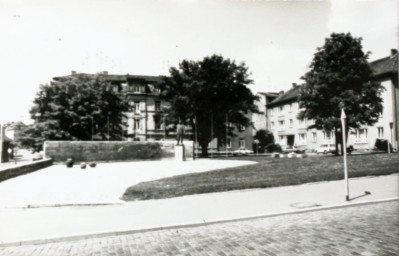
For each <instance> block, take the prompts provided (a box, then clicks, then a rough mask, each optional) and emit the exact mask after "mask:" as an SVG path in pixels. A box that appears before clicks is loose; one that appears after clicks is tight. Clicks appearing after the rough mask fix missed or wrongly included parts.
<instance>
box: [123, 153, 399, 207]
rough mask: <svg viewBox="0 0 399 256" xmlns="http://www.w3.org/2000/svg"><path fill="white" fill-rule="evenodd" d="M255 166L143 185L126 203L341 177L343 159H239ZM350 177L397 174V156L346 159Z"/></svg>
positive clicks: (132, 191)
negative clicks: (251, 162) (255, 162)
mask: <svg viewBox="0 0 399 256" xmlns="http://www.w3.org/2000/svg"><path fill="white" fill-rule="evenodd" d="M228 159H229V160H231V159H239V160H252V161H257V162H258V164H256V165H250V166H241V167H235V168H227V169H221V170H215V171H209V172H203V173H192V174H185V175H179V176H174V177H170V178H164V179H159V180H154V181H149V182H142V183H139V184H137V185H134V186H132V187H129V188H128V189H127V190H126V191H125V193H124V194H123V196H122V199H123V200H125V201H134V200H147V199H160V198H170V197H178V196H183V195H192V194H202V193H212V192H223V191H230V190H238V189H251V188H268V187H278V186H288V185H298V184H304V183H309V182H318V181H331V180H340V179H343V178H344V172H343V161H342V157H336V156H320V157H308V158H293V159H291V158H288V159H287V158H284V159H279V158H271V157H266V156H259V157H239V158H228ZM348 169H349V177H350V178H353V177H363V176H378V175H387V174H393V173H399V154H371V155H351V156H348Z"/></svg>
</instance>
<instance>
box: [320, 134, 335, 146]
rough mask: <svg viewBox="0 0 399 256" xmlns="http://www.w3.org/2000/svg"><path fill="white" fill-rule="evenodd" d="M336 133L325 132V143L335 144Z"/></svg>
mask: <svg viewBox="0 0 399 256" xmlns="http://www.w3.org/2000/svg"><path fill="white" fill-rule="evenodd" d="M333 143H334V134H333V132H323V144H333Z"/></svg>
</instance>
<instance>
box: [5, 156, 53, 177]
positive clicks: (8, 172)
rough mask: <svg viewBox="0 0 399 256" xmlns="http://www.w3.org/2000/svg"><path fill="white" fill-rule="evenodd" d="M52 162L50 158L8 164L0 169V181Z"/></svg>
mask: <svg viewBox="0 0 399 256" xmlns="http://www.w3.org/2000/svg"><path fill="white" fill-rule="evenodd" d="M52 164H53V160H52V159H45V160H40V161H36V162H32V163H28V164H21V165H16V166H10V167H7V168H4V169H1V170H0V182H2V181H4V180H8V179H11V178H14V177H17V176H19V175H24V174H27V173H30V172H34V171H37V170H40V169H42V168H45V167H48V166H50V165H52Z"/></svg>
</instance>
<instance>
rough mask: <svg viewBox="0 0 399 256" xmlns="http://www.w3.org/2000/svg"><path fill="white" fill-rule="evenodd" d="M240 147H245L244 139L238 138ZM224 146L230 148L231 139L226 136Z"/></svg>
mask: <svg viewBox="0 0 399 256" xmlns="http://www.w3.org/2000/svg"><path fill="white" fill-rule="evenodd" d="M238 143H239V146H240V148H245V140H244V139H240V140H239V141H238ZM226 147H227V148H231V139H230V138H227V143H226Z"/></svg>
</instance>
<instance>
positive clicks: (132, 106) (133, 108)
mask: <svg viewBox="0 0 399 256" xmlns="http://www.w3.org/2000/svg"><path fill="white" fill-rule="evenodd" d="M135 110H136V107H135V104H134V102H133V101H129V111H130V112H134V111H135Z"/></svg>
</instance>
